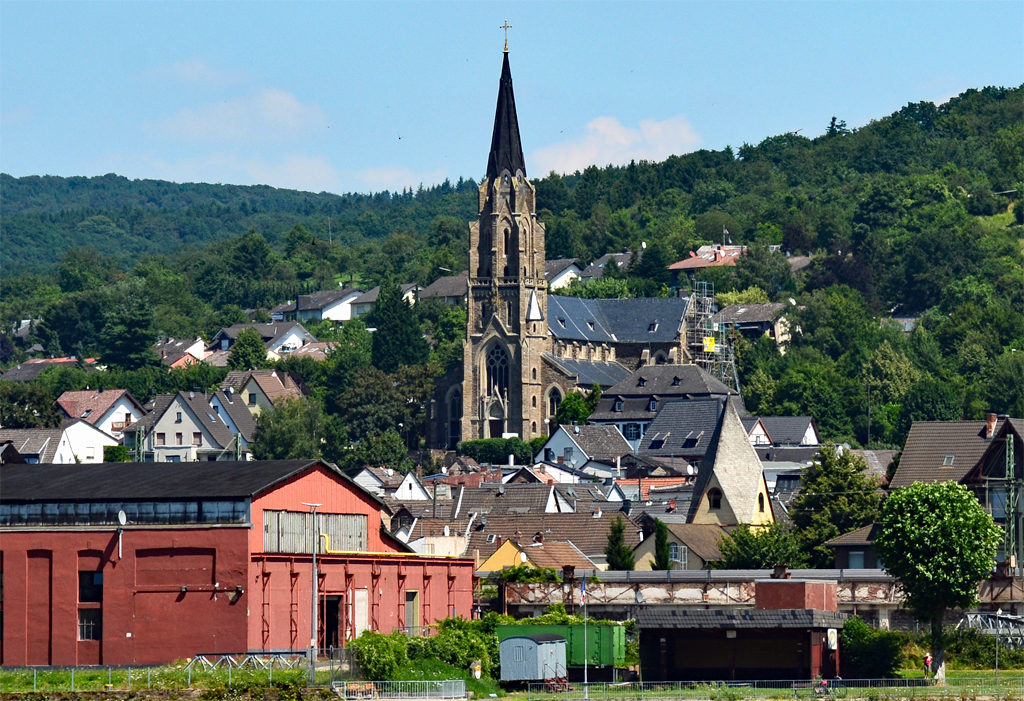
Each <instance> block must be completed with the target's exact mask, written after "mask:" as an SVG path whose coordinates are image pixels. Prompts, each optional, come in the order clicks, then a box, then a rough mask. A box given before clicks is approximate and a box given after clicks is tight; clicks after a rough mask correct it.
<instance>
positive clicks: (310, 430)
mask: <svg viewBox="0 0 1024 701" xmlns="http://www.w3.org/2000/svg"><path fill="white" fill-rule="evenodd" d="M324 430H325V424H324V416H323V412H322V411H321V410H320V405H319V404H318V403H317V402H315V401H313V400H311V399H309V398H308V397H301V398H296V399H289V400H288V401H285V402H282V403H280V404H277V405H275V406H274V408H273V409H271V410H269V411H262V412H260V415H259V417H258V418H257V419H256V433H255V435H254V439H253V444H252V454H253V456H254V457H255V458H256V459H257V460H312V459H315V458H319V457H320V455H321V453H322V451H323V438H324Z"/></svg>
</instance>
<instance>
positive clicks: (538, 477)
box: [501, 462, 598, 484]
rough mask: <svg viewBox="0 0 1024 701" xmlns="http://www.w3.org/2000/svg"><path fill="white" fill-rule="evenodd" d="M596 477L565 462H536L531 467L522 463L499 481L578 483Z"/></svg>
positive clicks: (593, 479)
mask: <svg viewBox="0 0 1024 701" xmlns="http://www.w3.org/2000/svg"><path fill="white" fill-rule="evenodd" d="M597 480H598V477H596V476H595V475H592V474H590V473H587V472H584V471H583V470H577V469H576V468H575V467H572V466H571V465H566V464H565V463H557V462H555V463H552V462H538V463H535V464H534V465H533V466H532V467H530V466H527V465H524V466H523V467H520V468H519V469H518V470H517V471H516V472H511V473H509V474H507V475H505V476H504V477H503V478H502V479H501V481H502V482H504V483H505V484H520V483H538V484H556V483H557V484H580V483H581V482H586V483H590V482H596V481H597Z"/></svg>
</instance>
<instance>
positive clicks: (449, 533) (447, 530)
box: [444, 526, 452, 536]
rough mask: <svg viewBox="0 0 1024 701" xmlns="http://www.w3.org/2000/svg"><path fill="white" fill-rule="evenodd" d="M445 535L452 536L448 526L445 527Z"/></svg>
mask: <svg viewBox="0 0 1024 701" xmlns="http://www.w3.org/2000/svg"><path fill="white" fill-rule="evenodd" d="M444 534H445V536H450V535H451V534H452V532H451V529H450V528H448V526H445V527H444Z"/></svg>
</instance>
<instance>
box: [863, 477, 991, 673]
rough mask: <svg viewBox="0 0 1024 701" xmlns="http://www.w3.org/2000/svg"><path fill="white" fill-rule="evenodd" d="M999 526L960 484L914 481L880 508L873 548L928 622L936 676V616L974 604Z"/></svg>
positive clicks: (940, 650) (941, 658)
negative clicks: (880, 515) (879, 523)
mask: <svg viewBox="0 0 1024 701" xmlns="http://www.w3.org/2000/svg"><path fill="white" fill-rule="evenodd" d="M1002 537H1003V536H1002V530H1001V529H1000V528H999V527H998V526H996V525H995V523H994V522H993V521H992V517H991V516H990V515H989V514H988V513H986V512H985V509H984V508H983V507H982V506H981V504H979V503H978V500H977V498H976V497H975V496H974V495H973V494H972V493H971V492H970V490H968V489H967V487H965V486H964V485H961V484H957V483H956V482H940V483H933V484H922V483H915V484H913V485H911V486H909V487H905V488H902V489H897V490H896V491H895V492H893V494H892V495H891V496H890V497H889V498H888V499H887V500H886V502H885V505H884V506H883V507H882V519H881V530H880V531H879V533H878V536H877V538H876V539H875V550H876V551H877V552H878V556H879V557H880V558H881V561H882V562H883V563H884V566H885V569H886V571H888V572H889V574H891V575H893V576H894V577H896V578H897V579H898V580H899V582H900V585H901V587H902V588H903V592H904V596H905V600H904V605H905V606H906V607H907V608H909V609H910V610H911V612H913V614H914V616H915V617H917V619H918V620H919V621H922V622H924V623H930V624H931V632H932V639H931V644H932V657H933V668H934V669H935V670H936V677H938V678H943V677H944V676H945V648H944V642H943V633H942V619H943V616H944V614H945V612H946V609H949V608H968V607H970V606H972V605H973V604H974V603H975V598H976V596H977V591H978V582H979V581H981V580H982V579H983V578H985V577H986V576H987V575H988V573H989V572H991V571H992V566H993V564H994V562H995V556H996V548H997V547H998V545H999V543H1000V541H1001V540H1002Z"/></svg>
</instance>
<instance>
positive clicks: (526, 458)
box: [459, 438, 539, 465]
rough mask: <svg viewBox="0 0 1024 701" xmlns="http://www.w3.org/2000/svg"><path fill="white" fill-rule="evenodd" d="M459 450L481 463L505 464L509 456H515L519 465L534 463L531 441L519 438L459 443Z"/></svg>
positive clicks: (487, 439)
mask: <svg viewBox="0 0 1024 701" xmlns="http://www.w3.org/2000/svg"><path fill="white" fill-rule="evenodd" d="M538 450H539V449H538ZM459 452H460V453H462V454H463V455H467V456H469V457H471V458H473V459H474V460H476V461H477V462H479V463H490V464H492V465H504V464H505V463H507V462H508V456H509V455H512V456H515V461H516V464H517V465H532V464H533V456H534V451H533V448H532V447H531V444H530V443H524V442H523V441H521V440H519V439H518V438H485V439H483V440H476V441H463V442H461V443H459Z"/></svg>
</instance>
